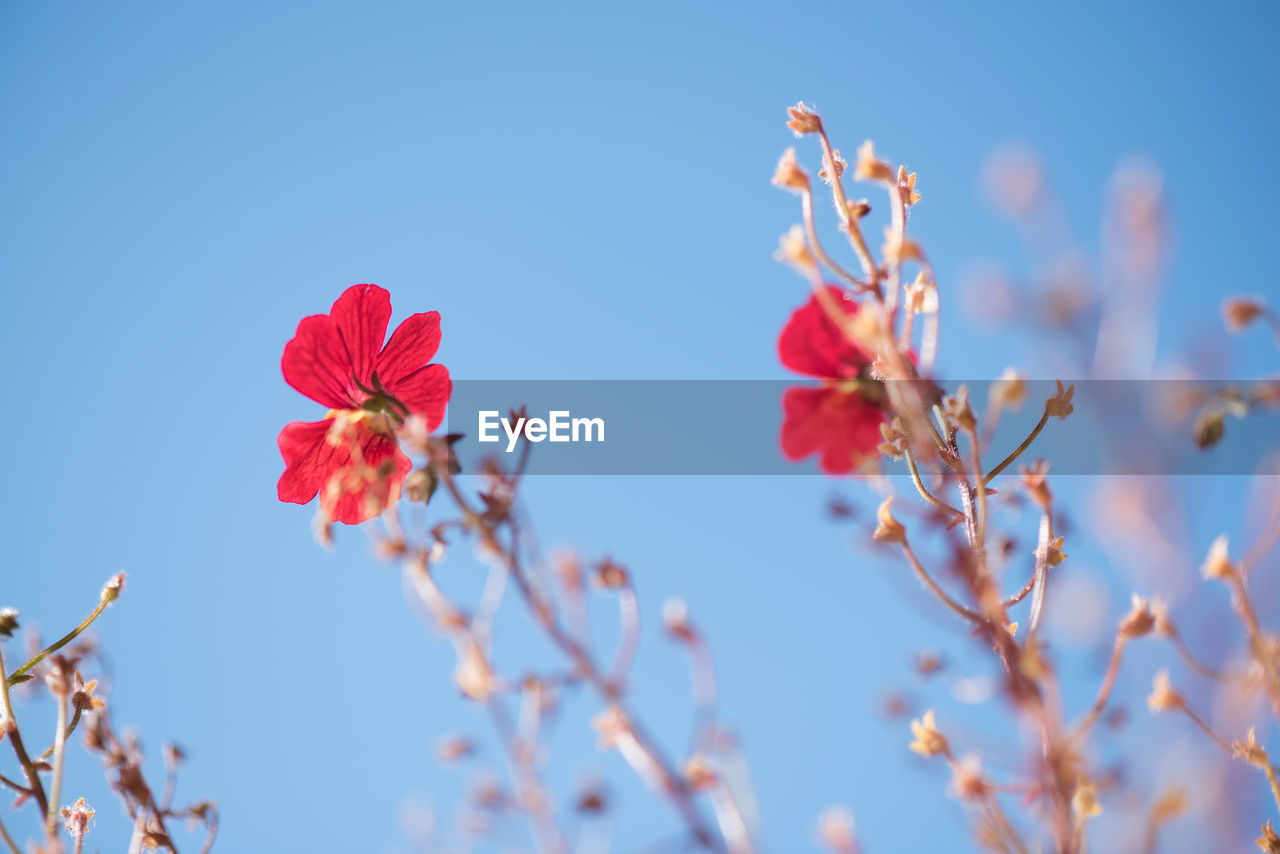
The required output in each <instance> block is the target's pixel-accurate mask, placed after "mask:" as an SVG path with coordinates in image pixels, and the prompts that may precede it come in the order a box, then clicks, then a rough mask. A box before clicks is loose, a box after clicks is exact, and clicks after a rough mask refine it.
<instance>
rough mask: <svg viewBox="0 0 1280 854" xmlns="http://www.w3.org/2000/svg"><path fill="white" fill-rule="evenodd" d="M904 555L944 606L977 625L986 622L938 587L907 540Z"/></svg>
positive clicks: (979, 615)
mask: <svg viewBox="0 0 1280 854" xmlns="http://www.w3.org/2000/svg"><path fill="white" fill-rule="evenodd" d="M902 553H903V554H904V555H906V558H907V562H908V563H910V564H911V568H912V569H914V570H915V572H916V576H917V577H918V578H919V579H920V580H921V581H923V582H924V585H925V586H926V587H928V588H929V590H931V591H932V592H933V595H935V596H937V597H938V598H939V599H940V600H942V603H943V604H944V605H946V606H947V607H948V608H950V609H951V610H952V611H955V612H956V613H957V614H959V615H960V616H961V617H964V618H965V619H966V620H970V621H972V622H975V623H983V622H986V621H985V619H984V618H983V616H982V615H981V614H979V613H978V612H977V611H971V610H969V609H968V608H966V607H965V606H963V605H961V604H960V603H959V602H957V601H956V600H955V599H952V598H951V596H950V595H948V593H947V591H945V590H943V589H942V587H940V586H939V585H938V582H936V581H934V580H933V576H931V575H929V573H928V572H926V571H925V568H924V567H923V566H921V565H920V561H919V560H918V559H917V558H916V553H915V552H914V551H913V550H912V549H911V545H910V544H909V543H907V542H906V541H905V540H903V542H902Z"/></svg>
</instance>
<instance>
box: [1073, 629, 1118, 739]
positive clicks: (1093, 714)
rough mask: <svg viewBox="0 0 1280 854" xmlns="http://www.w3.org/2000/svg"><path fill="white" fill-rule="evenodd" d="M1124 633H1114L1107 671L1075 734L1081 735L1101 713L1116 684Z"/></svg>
mask: <svg viewBox="0 0 1280 854" xmlns="http://www.w3.org/2000/svg"><path fill="white" fill-rule="evenodd" d="M1124 644H1125V638H1124V635H1121V634H1117V635H1116V643H1115V646H1113V647H1112V648H1111V661H1110V662H1109V663H1108V664H1107V673H1106V675H1105V676H1103V677H1102V685H1101V687H1099V688H1098V697H1097V699H1096V700H1094V701H1093V707H1092V708H1091V709H1089V714H1088V715H1086V716H1085V719H1084V720H1083V721H1081V722H1080V725H1079V726H1077V727H1076V735H1078V736H1083V735H1084V734H1085V733H1087V732H1088V731H1089V728H1090V727H1091V726H1093V724H1094V722H1096V721H1097V720H1098V715H1100V714H1102V709H1103V708H1104V707H1105V706H1106V705H1107V700H1109V699H1110V698H1111V691H1112V689H1114V688H1115V685H1116V676H1117V675H1118V674H1119V672H1120V659H1121V658H1122V657H1123V656H1124Z"/></svg>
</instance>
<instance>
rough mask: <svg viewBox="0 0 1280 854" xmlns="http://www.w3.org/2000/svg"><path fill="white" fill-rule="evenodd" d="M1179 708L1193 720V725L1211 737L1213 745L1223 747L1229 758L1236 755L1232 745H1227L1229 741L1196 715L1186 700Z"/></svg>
mask: <svg viewBox="0 0 1280 854" xmlns="http://www.w3.org/2000/svg"><path fill="white" fill-rule="evenodd" d="M1179 708H1181V709H1182V711H1183V713H1185V714H1186V716H1187V717H1189V718H1191V721H1192V723H1194V724H1195V725H1196V726H1197V727H1199V728H1200V731H1201V732H1203V733H1204V734H1205V735H1207V736H1209V738H1210V739H1212V740H1213V743H1214V744H1216V745H1218V746H1219V747H1221V748H1222V749H1223V750H1224V751H1225V752H1226V753H1227V755H1228V756H1232V755H1234V753H1235V751H1233V750H1232V749H1231V745H1230V744H1228V743H1227V740H1226V739H1225V738H1223V737H1222V736H1220V735H1218V734H1217V733H1216V732H1214V731H1213V728H1212V727H1210V726H1209V724H1208V722H1207V721H1205V719H1204V718H1202V717H1200V715H1198V714H1196V711H1195V710H1194V709H1192V708H1191V707H1190V706H1188V705H1187V703H1186V701H1185V700H1184V701H1183V702H1182V703H1181V704H1179Z"/></svg>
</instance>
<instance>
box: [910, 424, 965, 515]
mask: <svg viewBox="0 0 1280 854" xmlns="http://www.w3.org/2000/svg"><path fill="white" fill-rule="evenodd" d="M939 438H941V437H939ZM906 458H907V470H908V471H910V472H911V481H912V482H913V483H914V484H915V485H916V492H919V493H920V497H921V498H923V499H924V500H925V501H928V502H929V503H930V504H932V505H933V506H934V507H937V508H938V509H939V510H942V511H944V512H946V513H950V514H951V515H953V516H963V515H964V513H962V512H961V511H959V510H957V509H956V508H954V507H952V506H951V505H950V504H948V503H947V502H945V501H943V500H942V499H941V498H938V497H937V496H935V495H934V494H933V493H932V492H930V491H929V490H928V489H927V488H926V487H925V485H924V481H922V480H921V479H920V469H918V468H917V467H916V460H915V456H914V455H913V454H912V453H911V451H910V450H909V449H908V450H907V452H906Z"/></svg>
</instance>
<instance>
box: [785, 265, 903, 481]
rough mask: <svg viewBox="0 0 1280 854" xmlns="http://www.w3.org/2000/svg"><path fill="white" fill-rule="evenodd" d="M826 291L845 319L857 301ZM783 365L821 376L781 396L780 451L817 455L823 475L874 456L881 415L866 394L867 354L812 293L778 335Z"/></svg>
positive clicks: (838, 291) (800, 455)
mask: <svg viewBox="0 0 1280 854" xmlns="http://www.w3.org/2000/svg"><path fill="white" fill-rule="evenodd" d="M827 293H828V294H830V295H831V298H832V299H833V300H834V301H835V302H836V304H837V305H839V306H840V308H841V310H842V311H844V312H845V314H847V315H848V316H849V317H853V316H855V315H856V314H857V313H858V304H857V303H856V302H854V301H853V300H852V299H851V298H849V296H848V295H847V294H845V292H844V291H842V290H841V289H840V288H836V287H831V286H828V287H827ZM778 357H779V358H780V359H781V360H782V364H783V365H784V366H785V367H787V368H789V369H791V370H793V371H795V372H796V373H799V374H806V375H808V376H811V377H817V378H819V379H822V380H825V382H823V383H822V384H821V385H819V386H795V387H793V388H789V389H787V390H786V392H784V393H783V395H782V412H783V420H782V437H781V444H782V453H783V455H785V456H786V458H787V459H789V460H792V461H799V460H802V459H804V458H806V457H809V456H813V455H814V454H819V455H820V458H819V462H818V464H819V466H820V467H821V468H822V470H823V471H825V472H827V473H828V474H847V473H848V472H851V471H853V470H854V469H855V468H857V467H858V466H860V465H861V464H862V463H863V462H865V461H866V460H868V459H870V458H872V457H874V456H875V455H876V454H877V450H876V449H877V447H878V446H879V445H880V442H881V441H882V440H881V437H880V425H881V423H883V422H884V421H885V420H886V418H885V413H884V410H883V408H882V407H881V406H880V404H879V403H878V402H877V401H876V400H875V399H874V396H869V395H868V394H867V391H868V390H869V389H870V388H872V387H873V386H870V385H869V384H870V383H873V382H874V381H873V380H871V379H870V369H871V355H870V354H869V353H867V352H866V351H865V350H863V349H862V348H861V347H859V346H858V345H856V344H854V343H853V342H852V341H850V340H849V339H848V337H847V336H846V335H845V334H844V332H842V331H841V330H840V328H839V327H838V326H837V325H836V324H835V323H834V322H833V321H832V319H831V318H830V317H829V316H828V315H827V312H826V310H825V309H824V308H823V307H822V304H821V303H820V302H818V297H817V295H813V296H811V297H809V301H808V302H806V303H805V304H804V305H803V306H801V307H800V308H798V309H796V310H795V312H793V313H792V315H791V319H790V320H788V321H787V325H786V326H785V327H784V328H783V330H782V335H781V336H779V338H778Z"/></svg>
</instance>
